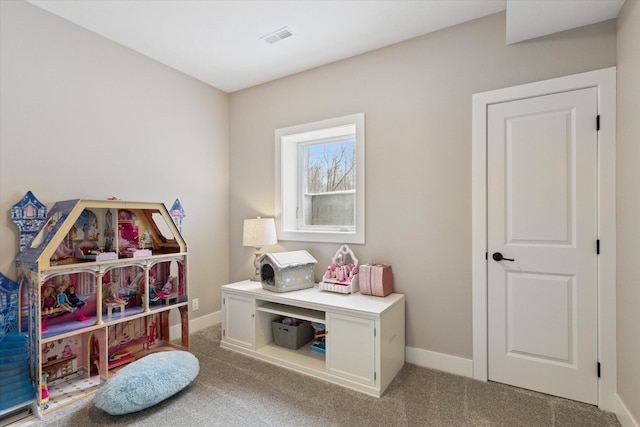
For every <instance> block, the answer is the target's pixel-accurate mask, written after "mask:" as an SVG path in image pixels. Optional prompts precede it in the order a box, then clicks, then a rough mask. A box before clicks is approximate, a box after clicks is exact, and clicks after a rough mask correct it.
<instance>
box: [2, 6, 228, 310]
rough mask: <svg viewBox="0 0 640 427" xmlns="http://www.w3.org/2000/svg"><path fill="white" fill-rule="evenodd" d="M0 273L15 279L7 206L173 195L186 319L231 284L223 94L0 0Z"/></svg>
mask: <svg viewBox="0 0 640 427" xmlns="http://www.w3.org/2000/svg"><path fill="white" fill-rule="evenodd" d="M0 7H1V13H0V15H1V22H0V31H1V33H0V43H1V44H0V91H1V96H0V206H1V207H2V209H1V211H2V212H1V214H0V271H1V272H2V273H4V274H5V275H6V276H8V277H10V278H12V279H14V280H15V279H16V277H15V267H14V262H13V260H14V257H15V255H16V253H17V251H18V231H17V227H16V226H15V224H13V223H12V222H11V221H10V215H9V209H10V207H11V206H12V205H13V204H15V203H16V202H18V201H19V200H20V199H21V198H22V196H24V194H25V193H26V192H27V190H31V191H33V193H34V194H35V196H36V197H38V199H40V201H41V202H43V203H44V204H46V205H47V206H48V207H51V206H52V205H53V203H54V202H56V201H58V200H68V199H76V198H93V199H102V198H106V197H109V196H118V197H120V198H121V199H123V200H136V201H159V202H164V203H165V204H167V205H168V207H171V204H173V202H174V200H175V199H176V198H179V199H180V201H181V202H182V204H183V206H184V208H185V210H186V213H187V217H186V219H185V221H184V224H183V232H184V237H185V239H186V241H187V243H188V245H189V250H190V261H189V268H190V281H189V285H190V290H191V294H192V296H193V297H197V298H199V299H200V311H198V312H195V313H192V314H191V318H192V319H193V318H195V317H197V316H200V315H203V314H207V313H211V312H213V311H215V310H219V309H220V296H219V295H220V292H219V288H218V286H217V285H220V284H221V283H225V282H226V281H227V280H228V234H227V225H228V212H229V208H228V176H229V171H228V155H229V153H228V138H229V136H228V123H229V117H228V111H229V106H228V95H227V94H225V93H223V92H221V91H219V90H217V89H214V88H212V87H210V86H208V85H205V84H203V83H201V82H199V81H197V80H195V79H192V78H190V77H187V76H185V75H184V74H181V73H179V72H177V71H175V70H172V69H170V68H168V67H165V66H163V65H160V64H159V63H157V62H155V61H153V60H150V59H148V58H146V57H144V56H141V55H140V54H137V53H135V52H133V51H131V50H129V49H126V48H124V47H122V46H120V45H118V44H116V43H113V42H110V41H108V40H106V39H104V38H102V37H100V36H98V35H96V34H94V33H91V32H89V31H87V30H84V29H82V28H80V27H78V26H76V25H75V24H72V23H69V22H68V21H65V20H63V19H60V18H58V17H56V16H54V15H51V14H49V13H48V12H45V11H43V10H41V9H39V8H36V7H34V6H32V5H30V4H28V3H25V2H22V1H1V2H0Z"/></svg>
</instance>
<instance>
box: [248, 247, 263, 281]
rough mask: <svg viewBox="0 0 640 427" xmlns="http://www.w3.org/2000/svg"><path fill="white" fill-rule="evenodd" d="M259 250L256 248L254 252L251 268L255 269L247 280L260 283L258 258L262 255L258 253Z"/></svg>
mask: <svg viewBox="0 0 640 427" xmlns="http://www.w3.org/2000/svg"><path fill="white" fill-rule="evenodd" d="M260 248H261V247H260ZM260 248H259V247H256V251H255V252H254V255H255V259H254V260H253V266H254V267H255V268H256V271H255V272H254V274H253V277H252V278H250V279H249V280H251V281H254V282H262V277H260V264H258V258H260V255H262V254H261V253H260Z"/></svg>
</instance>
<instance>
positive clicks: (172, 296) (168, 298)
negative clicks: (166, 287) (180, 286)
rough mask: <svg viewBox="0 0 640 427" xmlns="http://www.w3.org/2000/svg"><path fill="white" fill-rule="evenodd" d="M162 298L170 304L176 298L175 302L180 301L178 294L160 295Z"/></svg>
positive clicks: (165, 302)
mask: <svg viewBox="0 0 640 427" xmlns="http://www.w3.org/2000/svg"><path fill="white" fill-rule="evenodd" d="M160 299H161V300H162V301H164V304H165V305H169V304H171V300H175V302H178V294H169V295H165V296H163V297H160Z"/></svg>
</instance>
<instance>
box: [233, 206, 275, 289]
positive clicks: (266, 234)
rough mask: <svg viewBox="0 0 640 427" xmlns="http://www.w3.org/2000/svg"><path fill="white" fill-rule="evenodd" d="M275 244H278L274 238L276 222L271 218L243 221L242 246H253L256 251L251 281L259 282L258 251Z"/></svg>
mask: <svg viewBox="0 0 640 427" xmlns="http://www.w3.org/2000/svg"><path fill="white" fill-rule="evenodd" d="M276 243H278V238H277V236H276V222H275V221H274V220H273V218H260V217H258V218H255V219H245V220H244V228H243V230H242V245H243V246H253V247H254V248H255V249H256V251H255V259H254V260H253V265H254V266H255V267H256V271H255V274H254V275H253V277H252V278H251V280H255V281H258V282H259V281H260V266H259V265H258V257H259V256H260V249H261V248H262V247H263V246H267V245H275V244H276Z"/></svg>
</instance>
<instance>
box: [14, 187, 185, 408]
mask: <svg viewBox="0 0 640 427" xmlns="http://www.w3.org/2000/svg"><path fill="white" fill-rule="evenodd" d="M16 269H17V274H18V286H19V288H20V298H19V323H20V330H21V331H23V332H28V340H29V345H28V348H29V359H30V370H31V372H30V375H31V378H32V381H33V383H34V385H35V390H38V392H36V399H37V402H38V405H39V407H40V408H41V410H42V412H43V413H46V412H47V411H51V410H54V409H56V408H58V407H60V406H62V405H66V404H68V403H71V402H73V401H75V400H78V399H80V398H82V397H84V396H87V395H88V394H92V393H94V392H96V391H97V390H98V389H99V388H100V386H101V385H102V384H103V383H104V382H105V381H106V380H107V379H108V378H109V377H110V375H112V374H113V373H114V372H115V371H117V370H118V369H120V368H121V367H123V366H124V365H126V364H128V363H130V362H132V361H134V360H137V359H139V358H140V357H143V356H145V355H147V354H150V353H154V352H158V351H165V350H171V349H181V350H188V347H189V331H188V296H187V295H188V294H187V245H186V243H185V242H184V240H183V238H182V236H181V234H180V231H179V230H178V227H177V226H176V224H175V222H174V220H173V218H172V216H171V215H170V213H169V211H168V210H167V208H166V207H165V206H164V205H163V204H162V203H143V202H126V201H120V200H80V199H78V200H68V201H62V202H58V203H56V204H55V205H54V206H53V208H52V209H51V210H50V212H49V214H48V215H47V217H46V221H45V223H44V225H43V226H42V228H41V229H40V231H39V232H38V233H37V234H36V235H35V236H34V237H33V239H32V240H31V241H30V242H29V243H28V244H27V245H26V247H24V249H23V250H22V251H21V252H20V253H19V254H18V256H17V257H16ZM163 287H164V290H165V291H168V292H165V295H164V298H156V297H155V295H156V294H157V293H159V292H160V291H161V289H162V288H163ZM172 313H176V314H177V315H173V316H174V317H173V318H175V319H179V321H180V322H181V324H180V327H179V332H178V331H177V330H175V331H174V333H176V334H177V333H179V334H180V335H181V336H180V339H176V338H178V337H171V336H170V329H171V328H170V324H169V316H170V315H172ZM172 338H173V339H172ZM172 341H173V342H172ZM176 341H178V342H180V344H177V343H175V342H176Z"/></svg>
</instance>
